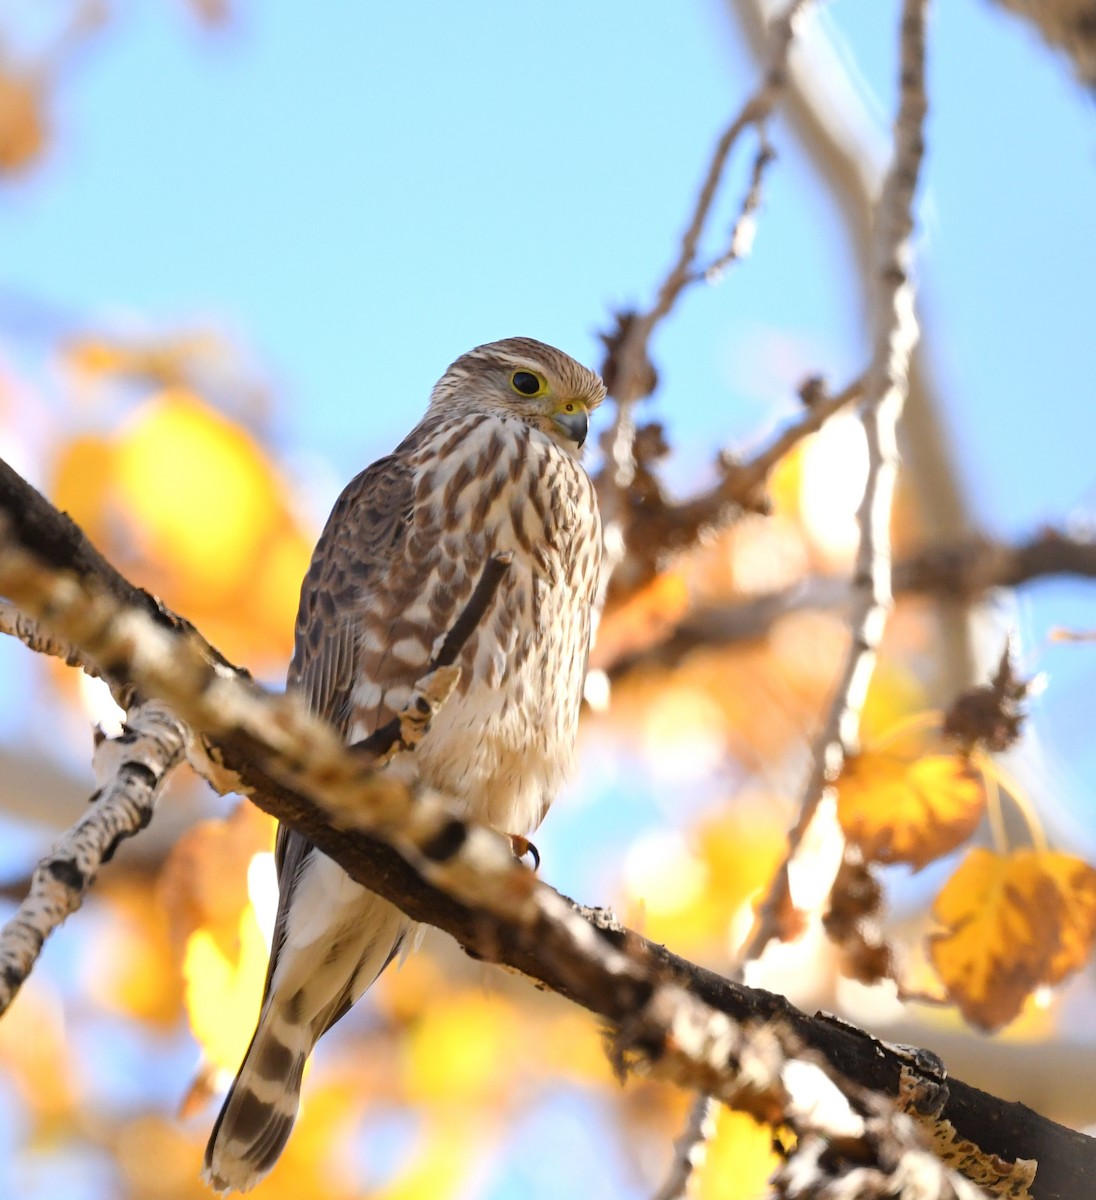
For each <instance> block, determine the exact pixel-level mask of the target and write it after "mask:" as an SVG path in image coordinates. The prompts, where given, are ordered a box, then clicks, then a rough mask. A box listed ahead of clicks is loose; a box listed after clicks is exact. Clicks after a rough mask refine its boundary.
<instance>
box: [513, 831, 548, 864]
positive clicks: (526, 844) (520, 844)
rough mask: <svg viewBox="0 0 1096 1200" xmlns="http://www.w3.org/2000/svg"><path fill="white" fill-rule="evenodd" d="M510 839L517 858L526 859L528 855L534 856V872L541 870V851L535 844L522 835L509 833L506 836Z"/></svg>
mask: <svg viewBox="0 0 1096 1200" xmlns="http://www.w3.org/2000/svg"><path fill="white" fill-rule="evenodd" d="M506 836H507V837H508V838H509V839H510V845H511V846H513V848H514V857H515V858H524V857H525V856H526V855H527V854H528V855H531V856H532V859H533V870H534V871H539V870H540V851H539V850H538V849H537V848H536V846H534V845H533V843H532V842H531V841H530V840H529V839H528V838H527V837H524V836H523V835H522V834H520V833H508V834H507V835H506Z"/></svg>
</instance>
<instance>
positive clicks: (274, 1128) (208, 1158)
mask: <svg viewBox="0 0 1096 1200" xmlns="http://www.w3.org/2000/svg"><path fill="white" fill-rule="evenodd" d="M267 1011H268V1010H264V1013H263V1018H261V1019H260V1022H259V1026H258V1028H257V1029H256V1030H255V1035H254V1037H252V1039H251V1045H250V1046H249V1047H248V1050H247V1054H246V1055H245V1057H244V1061H243V1064H242V1065H241V1067H240V1070H239V1073H238V1074H237V1076H236V1079H235V1080H234V1082H233V1084H232V1087H231V1088H230V1089H229V1092H228V1095H227V1097H226V1098H225V1102H224V1106H223V1107H222V1108H221V1112H220V1115H219V1116H218V1117H217V1121H216V1124H215V1125H214V1126H213V1132H212V1133H211V1134H210V1137H209V1144H208V1145H207V1146H206V1152H205V1166H204V1168H203V1171H202V1178H203V1179H204V1180H205V1181H206V1183H207V1184H209V1186H210V1187H211V1188H213V1189H214V1190H215V1191H218V1192H229V1191H237V1192H246V1191H248V1190H249V1189H250V1188H253V1187H254V1186H255V1184H257V1183H258V1182H259V1181H260V1180H261V1179H262V1178H263V1176H265V1175H266V1173H267V1172H268V1171H269V1170H270V1169H271V1167H273V1166H274V1164H275V1163H276V1162H277V1161H278V1157H279V1155H280V1154H281V1152H282V1151H283V1150H284V1149H285V1144H286V1142H287V1141H289V1135H290V1133H291V1132H292V1130H293V1122H294V1121H295V1120H296V1118H297V1108H298V1106H299V1104H300V1097H301V1079H302V1078H303V1076H304V1064H305V1060H306V1059H307V1058H308V1055H309V1052H310V1051H311V1049H312V1037H311V1030H310V1029H309V1028H308V1027H307V1026H296V1027H294V1026H292V1025H289V1023H288V1022H284V1021H274V1020H271V1019H269V1018H267ZM287 1035H288V1037H287Z"/></svg>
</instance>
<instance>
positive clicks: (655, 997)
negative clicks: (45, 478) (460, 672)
mask: <svg viewBox="0 0 1096 1200" xmlns="http://www.w3.org/2000/svg"><path fill="white" fill-rule="evenodd" d="M23 488H24V489H25V493H24V495H23V497H22V502H23V503H24V504H36V505H37V506H38V507H39V509H40V515H42V516H43V518H44V516H45V514H46V513H48V512H49V511H52V510H51V509H50V506H49V505H48V504H47V503H46V502H45V501H44V500H43V499H42V498H41V497H39V496H37V493H35V492H34V491H33V489H30V488H29V487H28V486H27V485H25V484H24V485H23ZM3 508H4V503H3V500H2V498H0V511H3ZM56 516H57V519H58V520H60V519H61V518H60V515H59V514H56ZM12 540H13V539H10V538H9V539H8V540H7V545H6V548H5V549H3V550H2V551H0V592H3V593H4V594H6V595H8V596H9V597H10V598H12V599H14V600H15V601H16V603H17V604H18V605H19V607H20V608H21V609H22V610H23V611H24V612H27V613H29V614H30V615H31V616H33V617H34V618H35V619H37V620H40V621H44V622H48V627H49V629H50V630H51V632H52V633H53V634H54V635H55V636H58V637H60V638H61V639H62V640H64V641H67V642H71V643H73V644H76V645H78V646H79V647H81V650H82V652H83V653H85V654H86V655H87V656H88V657H89V658H91V659H92V660H95V661H97V662H98V663H99V664H100V666H101V667H102V668H103V670H104V671H105V672H106V673H108V674H109V675H111V676H112V677H113V678H115V679H116V680H118V681H119V682H121V683H122V684H124V685H125V686H128V687H132V688H134V689H135V690H138V691H140V692H142V693H145V692H147V693H149V694H153V693H155V694H157V695H159V696H161V697H162V698H163V699H164V700H166V701H168V702H170V703H171V704H172V707H173V709H174V710H175V711H176V712H177V713H178V714H179V715H180V716H182V717H183V718H184V719H186V720H187V721H188V724H190V725H191V727H192V729H194V730H200V731H202V732H204V733H205V734H206V735H208V736H209V737H211V738H212V739H214V741H215V744H216V746H217V749H218V752H219V754H220V756H221V758H222V760H223V761H224V763H225V765H226V766H227V767H229V768H231V769H232V770H234V771H236V772H237V773H238V775H239V777H240V779H241V782H242V783H243V784H244V786H245V787H246V788H247V789H248V790H249V791H251V792H252V795H253V799H254V800H255V802H256V803H258V804H259V805H260V807H262V808H264V809H265V810H266V811H268V812H270V813H272V814H273V815H274V816H276V817H278V818H279V819H280V820H284V821H286V822H287V823H289V824H290V825H292V827H293V828H295V829H297V830H299V831H300V832H301V833H302V834H304V836H306V837H308V838H309V839H310V840H312V841H313V842H314V843H315V844H316V845H317V846H318V847H319V848H320V849H321V850H322V851H323V852H324V853H326V854H328V855H329V856H330V857H331V858H333V859H334V860H335V861H337V862H338V863H339V864H340V865H341V866H342V867H343V868H344V869H345V870H346V871H347V872H348V873H349V874H350V875H351V876H352V877H354V878H356V879H359V880H361V881H363V882H366V883H367V886H369V887H370V888H372V889H373V890H375V891H377V892H379V893H381V894H382V895H384V896H386V897H387V898H388V899H390V900H392V901H393V902H394V903H396V904H398V905H399V906H400V907H401V908H403V910H404V911H405V912H407V913H408V915H409V916H411V917H412V919H413V920H416V921H422V922H426V923H429V924H433V925H436V926H438V927H440V928H442V929H444V930H446V931H447V932H449V933H450V934H452V935H453V936H454V937H455V938H456V939H457V940H458V941H459V942H460V943H461V944H462V945H464V946H465V947H467V948H468V949H469V950H470V951H471V952H472V953H474V954H476V955H477V956H479V957H480V958H483V959H486V960H489V961H493V962H498V963H501V964H503V965H507V966H510V967H512V968H514V969H516V970H519V971H521V972H523V973H525V974H527V975H529V976H530V977H531V978H532V979H534V980H537V981H539V982H540V984H541V985H543V986H546V987H549V988H551V989H552V990H554V991H557V992H559V993H560V994H561V995H564V996H567V997H569V998H570V999H572V1000H574V1001H575V1002H577V1003H579V1004H582V1005H583V1006H584V1007H586V1008H588V1009H590V1010H591V1011H592V1012H595V1013H598V1014H599V1015H601V1016H603V1017H605V1018H606V1019H608V1020H609V1021H611V1022H612V1023H613V1024H614V1025H615V1026H616V1027H617V1028H618V1029H619V1031H620V1035H619V1039H618V1042H617V1046H618V1053H619V1056H620V1057H621V1059H622V1061H627V1062H629V1063H630V1062H632V1061H633V1060H634V1059H635V1058H636V1057H637V1056H638V1057H639V1058H640V1059H642V1060H643V1061H644V1062H646V1063H648V1064H649V1065H650V1068H651V1069H652V1070H654V1071H656V1072H657V1073H659V1074H663V1075H666V1076H667V1077H670V1078H673V1079H675V1080H677V1081H678V1082H681V1083H683V1084H687V1085H688V1086H691V1087H694V1088H698V1089H700V1090H704V1091H709V1092H712V1093H713V1094H715V1095H717V1096H719V1097H720V1098H722V1099H727V1100H728V1101H729V1102H732V1103H734V1104H736V1105H737V1106H739V1107H742V1108H745V1109H746V1110H747V1111H751V1112H758V1113H760V1112H764V1113H767V1114H769V1115H770V1116H771V1115H772V1113H773V1112H774V1111H775V1109H776V1108H778V1107H779V1106H780V1104H783V1103H784V1102H785V1100H787V1103H788V1104H789V1105H790V1106H792V1107H793V1108H794V1106H795V1103H802V1095H801V1089H800V1087H799V1085H798V1084H795V1079H794V1077H795V1072H794V1071H792V1072H791V1073H790V1074H788V1072H787V1069H786V1068H787V1064H788V1063H790V1062H798V1061H802V1058H803V1055H804V1053H805V1052H806V1051H814V1052H817V1053H818V1054H819V1055H821V1057H822V1059H824V1060H825V1062H826V1063H827V1064H828V1066H827V1068H826V1071H827V1072H830V1071H831V1070H835V1071H838V1072H840V1074H841V1076H842V1077H843V1080H844V1079H851V1080H854V1081H855V1082H856V1084H857V1085H859V1086H861V1087H863V1088H866V1089H870V1090H871V1091H874V1092H880V1093H882V1094H885V1095H889V1096H892V1097H897V1096H898V1095H899V1083H900V1080H901V1078H902V1071H903V1069H904V1068H906V1069H908V1064H906V1063H905V1062H904V1060H903V1059H902V1058H901V1056H900V1055H899V1054H898V1052H897V1051H895V1050H894V1049H893V1048H886V1047H883V1046H882V1045H881V1044H880V1043H877V1042H876V1041H875V1040H874V1039H871V1038H870V1037H869V1036H868V1035H866V1034H862V1033H860V1032H859V1031H855V1030H851V1027H845V1026H839V1025H835V1024H834V1023H833V1022H831V1021H826V1020H821V1019H818V1018H814V1019H812V1018H808V1017H806V1016H805V1015H804V1014H802V1013H800V1012H798V1011H797V1010H796V1009H794V1008H793V1007H792V1006H791V1005H790V1004H788V1002H787V1001H786V1000H784V999H783V998H782V997H780V996H774V995H772V994H770V993H767V992H763V991H758V990H751V989H748V988H743V987H740V986H738V985H736V984H734V983H732V982H730V981H729V980H727V979H724V978H723V977H721V976H719V975H716V974H714V973H712V972H710V971H706V970H704V969H703V968H701V967H698V966H696V965H695V964H692V963H689V962H687V961H686V960H683V959H681V958H678V957H677V956H675V955H673V954H671V953H670V952H669V951H667V950H666V949H665V948H664V947H661V946H658V945H655V944H654V943H651V942H649V941H647V940H646V939H644V938H642V937H641V936H640V935H638V934H636V933H634V932H632V931H630V930H627V929H624V928H622V927H621V926H619V925H618V924H617V923H616V922H615V921H614V920H613V919H612V918H611V917H609V916H607V915H606V914H604V913H602V912H599V911H597V910H595V911H593V912H590V911H586V912H581V911H580V910H576V909H575V908H574V906H573V905H572V904H571V902H570V901H568V900H566V898H564V897H562V896H560V895H559V894H558V893H556V892H554V891H553V890H552V889H551V888H548V887H547V886H546V885H545V884H542V883H540V882H539V881H538V880H537V879H536V878H535V877H534V876H533V875H532V874H531V873H530V872H528V871H527V870H526V869H525V868H524V867H522V866H521V865H520V864H517V863H516V862H515V861H514V859H513V857H512V855H511V853H510V848H509V843H508V842H507V841H506V839H504V838H501V837H499V836H498V835H496V834H494V833H492V832H490V831H488V830H486V829H483V828H482V827H479V826H476V825H474V824H472V823H469V822H467V821H464V820H462V819H461V818H459V817H457V816H455V815H454V814H451V813H449V812H448V811H447V810H446V809H445V807H444V805H442V804H441V803H439V801H438V800H437V799H436V798H434V797H430V796H420V797H413V796H412V795H411V794H410V793H409V792H408V790H407V789H406V788H405V787H403V786H402V785H400V784H398V783H396V782H395V781H392V780H386V779H384V778H383V777H380V778H378V777H377V776H376V775H375V774H373V773H371V772H370V771H368V770H366V769H364V768H363V766H362V763H361V760H360V758H359V757H358V756H356V755H354V754H353V752H351V751H349V750H348V749H347V748H346V747H345V746H343V745H341V744H340V743H339V742H338V739H337V738H336V737H335V735H334V733H333V732H332V731H331V730H329V729H328V728H327V727H326V726H324V725H322V724H321V723H318V722H317V721H315V720H314V719H313V718H312V717H311V716H310V715H309V714H307V713H305V712H304V711H303V710H302V709H301V708H300V707H299V706H298V705H297V704H296V703H295V702H294V701H293V698H292V697H272V696H270V695H268V694H266V693H265V692H263V691H262V689H260V688H258V687H257V685H255V684H254V683H252V682H251V681H250V679H248V678H247V677H246V676H244V675H243V674H242V673H241V674H236V673H233V672H232V671H230V670H229V669H227V668H226V667H225V666H224V665H223V659H222V658H221V656H219V655H217V654H216V652H215V651H212V649H211V648H210V647H209V646H208V645H206V644H205V643H204V642H203V641H202V639H201V638H200V636H199V635H198V634H197V633H196V632H194V631H193V630H192V629H180V628H179V624H178V623H177V622H173V621H171V620H169V619H168V617H167V615H166V614H164V613H163V610H161V609H159V608H158V607H157V608H156V609H155V614H150V613H149V612H147V611H144V610H142V611H140V612H134V611H133V610H132V609H130V608H127V607H126V606H125V605H121V604H119V603H118V602H117V601H116V600H113V599H111V598H110V597H106V596H104V595H103V594H102V593H97V592H96V589H95V588H94V585H93V580H92V579H91V578H87V577H85V580H84V582H83V584H82V585H81V584H78V583H76V582H75V581H74V580H73V579H72V578H71V576H65V575H64V574H62V571H63V567H64V564H63V563H61V564H57V563H54V564H45V563H43V562H41V561H39V560H36V559H34V558H32V557H30V556H29V555H28V554H27V552H26V550H27V548H26V547H23V548H16V547H13V546H12V545H11V541H12ZM111 570H112V569H111ZM313 795H315V796H316V797H320V798H322V802H323V807H321V806H320V805H319V804H317V803H316V801H315V800H314V799H313V798H312V797H313ZM366 818H367V819H368V823H369V824H370V826H371V828H372V830H373V831H374V832H375V833H378V834H380V836H381V837H383V838H390V839H391V840H392V841H395V842H398V843H399V844H400V846H401V847H403V850H404V852H405V853H406V854H407V855H408V857H409V858H410V859H412V860H413V862H414V865H412V864H411V862H409V861H408V859H407V858H405V857H403V856H402V855H401V853H397V852H396V851H395V850H393V849H392V847H391V846H389V845H386V844H385V843H384V842H382V841H379V840H378V839H377V837H375V836H370V835H368V834H365V833H363V832H359V831H358V828H356V827H359V826H360V825H361V824H362V821H363V819H366ZM720 1018H722V1021H721V1020H720ZM728 1019H729V1020H730V1021H731V1022H732V1023H733V1024H732V1026H730V1027H728V1026H727V1025H726V1024H725V1023H723V1022H725V1021H727V1020H728ZM758 1022H760V1023H762V1024H763V1025H764V1026H765V1029H766V1032H765V1033H764V1034H761V1033H759V1032H758V1031H757V1030H756V1029H755V1028H754V1025H755V1024H756V1023H758ZM758 1039H762V1040H761V1041H759V1040H758ZM764 1039H768V1040H767V1041H766V1040H764ZM774 1047H775V1049H774ZM758 1056H760V1057H761V1059H762V1061H763V1062H767V1063H768V1064H769V1066H768V1068H767V1074H764V1075H763V1076H758V1077H757V1078H759V1079H761V1080H762V1084H761V1085H759V1086H758V1087H755V1088H753V1089H752V1090H750V1091H748V1092H743V1091H742V1090H741V1084H740V1082H739V1078H738V1071H739V1068H740V1067H741V1065H742V1063H743V1059H744V1057H745V1058H746V1059H748V1060H749V1061H750V1063H751V1064H753V1063H754V1060H755V1059H756V1058H758ZM754 1065H756V1064H754ZM751 1069H752V1066H751ZM936 1074H938V1073H936ZM936 1074H932V1075H930V1077H929V1082H930V1083H931V1082H932V1081H933V1080H935V1079H936ZM785 1075H787V1078H786V1079H785V1078H784V1077H785ZM793 1084H795V1085H794V1086H793ZM816 1084H817V1079H816ZM818 1086H821V1085H818ZM845 1086H847V1085H846V1084H845V1083H844V1082H842V1087H845ZM926 1086H928V1085H927V1084H926ZM853 1090H854V1091H855V1089H853ZM936 1093H937V1095H938V1099H940V1106H939V1111H938V1112H937V1113H936V1114H935V1115H934V1117H933V1119H932V1120H933V1128H934V1129H935V1128H937V1127H938V1126H940V1125H941V1123H942V1122H945V1123H946V1122H950V1123H951V1124H952V1125H953V1126H954V1129H953V1131H952V1132H953V1135H954V1133H955V1131H958V1133H959V1134H961V1135H962V1136H964V1137H966V1138H968V1139H969V1140H970V1141H971V1142H974V1143H976V1146H980V1147H981V1149H982V1150H983V1151H985V1152H986V1153H987V1154H999V1155H1001V1156H1002V1157H1005V1158H1008V1157H1009V1156H1017V1155H1019V1156H1021V1157H1030V1158H1040V1159H1041V1162H1040V1178H1039V1182H1040V1184H1042V1183H1043V1180H1044V1175H1045V1176H1046V1177H1047V1179H1049V1180H1050V1181H1051V1185H1050V1186H1046V1187H1036V1188H1035V1189H1034V1190H1033V1191H1032V1195H1033V1196H1036V1197H1037V1198H1038V1200H1057V1198H1058V1197H1065V1196H1075V1195H1078V1194H1083V1190H1082V1191H1078V1190H1076V1184H1077V1181H1078V1179H1081V1180H1083V1179H1086V1178H1087V1179H1092V1178H1096V1146H1094V1145H1093V1143H1092V1142H1090V1141H1089V1139H1087V1138H1084V1137H1083V1136H1081V1135H1078V1134H1073V1133H1071V1132H1070V1131H1069V1130H1066V1129H1063V1128H1062V1127H1060V1126H1057V1125H1055V1124H1054V1123H1053V1122H1050V1121H1046V1120H1045V1119H1043V1118H1041V1117H1038V1116H1037V1115H1035V1114H1032V1113H1030V1112H1029V1111H1028V1110H1026V1109H1024V1108H1023V1107H1022V1106H1019V1105H1008V1104H1005V1103H1004V1102H1002V1101H999V1100H996V1099H994V1098H992V1097H988V1096H985V1095H984V1094H983V1093H980V1092H977V1091H976V1090H975V1089H972V1088H969V1087H967V1086H966V1085H963V1084H960V1083H958V1082H957V1081H951V1080H949V1081H947V1087H946V1088H941V1087H940V1086H939V1082H938V1080H937V1081H936ZM795 1095H799V1096H800V1099H799V1100H798V1101H796V1100H795ZM941 1097H942V1098H941ZM793 1101H794V1103H793ZM863 1111H866V1110H863ZM854 1115H855V1114H854ZM856 1119H857V1120H861V1121H862V1125H861V1127H858V1132H857V1136H856V1137H855V1138H854V1139H853V1142H854V1143H855V1152H856V1153H864V1154H866V1155H867V1156H868V1160H869V1161H877V1160H884V1159H887V1155H888V1154H891V1153H892V1151H893V1149H894V1146H895V1145H901V1146H905V1147H906V1148H907V1149H908V1150H909V1151H910V1152H911V1153H912V1152H913V1150H914V1149H915V1146H914V1144H913V1143H912V1142H911V1141H909V1139H908V1137H907V1135H908V1133H909V1131H908V1130H907V1131H905V1132H900V1133H899V1134H896V1137H898V1141H897V1142H888V1143H887V1145H888V1146H890V1147H891V1149H890V1150H885V1148H884V1147H883V1146H882V1143H880V1142H879V1139H878V1137H877V1135H876V1134H875V1133H872V1132H871V1131H870V1130H869V1129H867V1128H866V1125H867V1123H868V1120H867V1119H862V1113H861V1115H857V1116H856ZM870 1119H874V1118H870ZM796 1120H798V1121H799V1122H800V1126H801V1129H802V1132H803V1138H802V1141H803V1144H804V1146H810V1145H812V1144H815V1143H812V1141H811V1138H810V1137H809V1136H808V1134H810V1132H811V1125H810V1118H809V1117H808V1116H804V1115H802V1114H800V1116H798V1117H796ZM909 1136H912V1135H909ZM873 1138H874V1139H875V1142H873V1140H872V1139H873ZM865 1139H867V1140H866V1141H865ZM876 1143H878V1144H876ZM842 1145H843V1146H844V1148H845V1150H848V1151H849V1152H850V1153H853V1146H852V1145H851V1144H850V1143H842ZM872 1146H875V1148H874V1149H873V1148H872ZM854 1157H855V1154H854ZM836 1160H840V1161H839V1162H838V1161H836ZM836 1160H834V1164H833V1165H834V1168H835V1170H836V1169H837V1168H838V1167H839V1166H840V1169H841V1170H844V1169H845V1168H847V1167H849V1166H850V1163H849V1161H848V1160H847V1159H845V1158H843V1157H842V1155H841V1153H838V1154H837V1156H836ZM888 1161H890V1160H888ZM892 1166H893V1163H892ZM884 1169H886V1170H891V1168H889V1167H886V1165H885V1162H881V1165H880V1170H884ZM892 1175H893V1171H892ZM812 1178H813V1176H812ZM943 1186H944V1184H941V1188H942V1187H943ZM947 1186H949V1187H950V1186H951V1184H950V1183H949V1184H947ZM1071 1188H1072V1189H1074V1190H1070V1189H1071ZM800 1194H804V1195H808V1194H821V1193H817V1192H815V1193H811V1192H803V1193H800ZM925 1194H926V1195H938V1194H939V1195H949V1194H953V1193H949V1192H946V1191H942V1190H937V1191H930V1192H926V1193H925Z"/></svg>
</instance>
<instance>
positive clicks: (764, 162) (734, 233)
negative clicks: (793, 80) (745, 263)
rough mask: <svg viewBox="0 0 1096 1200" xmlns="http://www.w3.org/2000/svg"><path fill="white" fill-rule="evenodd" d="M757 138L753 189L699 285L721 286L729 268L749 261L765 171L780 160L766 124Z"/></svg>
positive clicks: (696, 278)
mask: <svg viewBox="0 0 1096 1200" xmlns="http://www.w3.org/2000/svg"><path fill="white" fill-rule="evenodd" d="M757 137H758V141H759V143H760V144H759V145H758V147H757V153H756V154H755V155H754V161H753V168H752V169H751V171H750V186H749V187H748V188H747V189H746V194H745V196H743V197H742V203H741V204H740V205H739V206H738V216H737V217H735V221H734V224H733V225H732V226H731V236H730V238H729V239H728V241H727V249H726V250H724V251H723V253H722V254H721V255H719V257H718V258H714V259H712V261H711V262H710V263H709V264H708V265H707V266H706V267H704V268H702V269H701V270H699V271H695V272H694V273H693V281H694V282H695V283H699V282H700V281H701V280H703V281H704V282H705V283H719V282H720V281H721V280H722V278H723V275H724V273H725V272H726V270H727V268H728V267H729V266H731V264H732V263H736V262H738V261H739V259H742V258H745V257H746V255H747V254H749V252H750V248H751V247H752V246H753V239H754V230H755V228H756V217H757V213H758V211H759V210H760V208H761V194H762V188H763V186H764V183H765V171H766V170H767V168H768V166H769V164H770V163H771V162H772V161H773V160H774V159H775V158H776V151H775V150H774V149H773V148H772V145H771V143H770V142H769V135H768V131H767V130H766V128H765V124H764V122H761V123H759V124H758V127H757Z"/></svg>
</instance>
